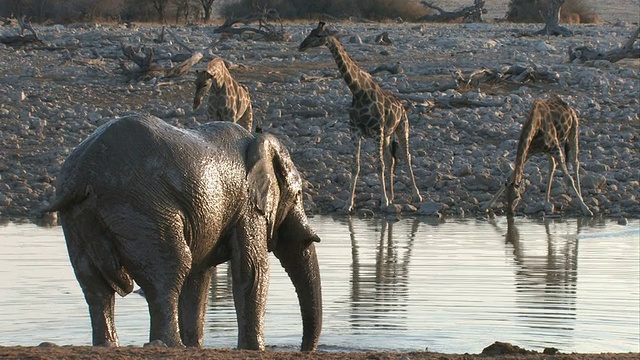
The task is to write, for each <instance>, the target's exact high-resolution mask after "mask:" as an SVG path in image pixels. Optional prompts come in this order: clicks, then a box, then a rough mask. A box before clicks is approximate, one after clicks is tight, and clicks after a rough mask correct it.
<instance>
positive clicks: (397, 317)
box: [349, 217, 420, 330]
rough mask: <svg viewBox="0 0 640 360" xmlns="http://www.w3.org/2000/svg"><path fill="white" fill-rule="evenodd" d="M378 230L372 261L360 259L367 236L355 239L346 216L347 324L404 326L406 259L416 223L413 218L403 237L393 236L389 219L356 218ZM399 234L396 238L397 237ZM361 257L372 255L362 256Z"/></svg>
mask: <svg viewBox="0 0 640 360" xmlns="http://www.w3.org/2000/svg"><path fill="white" fill-rule="evenodd" d="M358 222H360V223H362V222H366V223H367V225H366V226H367V229H371V228H374V229H375V232H376V233H378V232H379V235H380V236H379V238H378V239H377V244H376V247H375V252H376V256H375V263H373V264H372V263H363V262H361V261H360V255H361V252H366V251H367V250H369V249H371V246H369V244H367V243H366V241H368V240H369V239H359V238H358V234H357V232H356V230H355V229H354V223H353V217H349V236H350V237H351V314H350V324H351V327H353V328H356V329H361V330H365V329H370V328H376V329H404V328H406V327H405V326H403V325H402V323H403V322H402V321H401V319H406V317H407V315H406V313H407V309H406V308H407V305H408V296H409V261H410V259H411V251H412V249H413V245H414V240H415V235H416V232H417V230H418V226H419V224H420V222H419V220H418V219H414V220H413V222H412V224H411V230H410V233H409V234H408V235H407V236H406V237H402V236H397V235H398V234H397V233H396V234H395V235H396V236H397V237H396V236H394V229H393V225H394V222H393V221H387V220H384V219H372V220H370V221H367V220H358ZM398 238H399V239H398ZM364 258H368V259H370V258H372V257H371V256H364Z"/></svg>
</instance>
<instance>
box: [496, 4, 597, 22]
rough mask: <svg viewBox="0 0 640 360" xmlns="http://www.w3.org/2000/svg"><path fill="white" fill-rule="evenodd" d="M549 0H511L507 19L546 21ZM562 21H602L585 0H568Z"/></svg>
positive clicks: (513, 20)
mask: <svg viewBox="0 0 640 360" xmlns="http://www.w3.org/2000/svg"><path fill="white" fill-rule="evenodd" d="M546 13H547V0H510V1H509V10H508V12H507V20H508V21H512V22H519V23H540V22H544V17H543V14H546ZM560 22H563V23H569V24H588V23H598V22H600V20H599V18H598V15H596V13H595V10H594V9H593V7H592V6H591V5H590V4H587V3H586V1H584V0H567V1H566V2H565V3H564V5H563V6H562V8H561V9H560Z"/></svg>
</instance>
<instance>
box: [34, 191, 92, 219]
mask: <svg viewBox="0 0 640 360" xmlns="http://www.w3.org/2000/svg"><path fill="white" fill-rule="evenodd" d="M65 189H70V190H69V191H64V190H65ZM92 191H93V189H92V187H91V185H86V186H67V187H64V188H62V189H61V190H58V192H57V193H56V198H55V199H54V200H53V202H52V203H51V204H50V205H48V206H45V207H43V208H41V209H40V213H48V212H55V211H61V210H66V209H69V208H71V207H72V206H73V205H76V204H79V203H81V202H83V201H84V200H85V199H86V198H87V197H88V196H89V194H90V193H91V192H92Z"/></svg>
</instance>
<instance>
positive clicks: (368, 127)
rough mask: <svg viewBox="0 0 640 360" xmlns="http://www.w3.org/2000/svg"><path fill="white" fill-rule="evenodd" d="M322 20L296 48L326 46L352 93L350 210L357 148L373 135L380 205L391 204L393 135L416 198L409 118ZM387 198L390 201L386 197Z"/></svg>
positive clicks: (397, 102) (357, 165) (351, 207)
mask: <svg viewBox="0 0 640 360" xmlns="http://www.w3.org/2000/svg"><path fill="white" fill-rule="evenodd" d="M324 26H325V23H324V22H320V23H319V24H318V27H317V28H315V29H313V30H312V31H311V33H310V34H309V36H307V37H306V38H305V39H304V41H303V42H302V43H301V44H300V47H299V48H298V50H299V51H305V50H307V49H310V48H314V47H320V46H324V45H326V46H327V47H328V48H329V50H331V54H333V58H334V59H335V61H336V64H337V65H338V69H339V70H340V73H341V74H342V78H343V79H344V81H345V82H346V83H347V86H348V87H349V90H351V92H352V93H353V100H352V101H351V107H350V108H349V118H350V120H349V130H350V133H351V141H352V142H353V145H354V146H355V161H354V163H353V165H352V171H351V204H350V205H349V211H350V212H351V211H353V209H354V202H355V192H356V181H357V180H358V174H359V173H360V147H361V145H362V139H363V138H365V137H366V138H373V139H374V140H375V141H376V142H377V143H378V144H379V156H380V175H381V178H380V179H381V181H382V197H381V199H380V205H381V206H382V205H385V206H388V205H389V204H390V203H393V198H394V193H393V173H394V171H395V163H396V151H395V150H396V144H397V143H396V141H393V142H392V136H394V135H395V137H396V138H397V139H398V140H399V144H400V147H401V148H402V150H403V151H404V152H405V155H406V158H407V164H408V166H409V173H410V174H411V181H412V182H413V195H414V196H415V197H417V199H418V201H419V202H421V201H422V196H421V195H420V191H419V190H418V186H417V185H416V179H415V177H414V176H413V169H412V167H411V154H410V152H409V118H408V117H407V113H406V111H405V110H404V107H403V106H402V103H401V102H400V100H398V99H397V98H396V97H395V96H394V95H393V94H392V93H391V92H390V91H388V90H385V89H383V88H381V87H380V86H379V85H378V84H377V83H376V82H375V81H374V80H373V78H372V77H371V75H370V74H369V73H368V72H366V71H364V70H362V69H361V68H360V67H359V66H358V64H356V62H355V61H353V59H351V57H350V56H349V54H348V53H347V51H346V50H345V48H344V46H343V45H342V43H341V42H340V40H338V38H336V37H335V36H334V35H335V32H331V31H329V30H326V29H325V28H324ZM387 164H389V176H388V177H387V176H386V174H385V173H386V166H387ZM387 179H389V189H390V197H389V196H387V187H386V180H387ZM389 198H390V199H391V200H389Z"/></svg>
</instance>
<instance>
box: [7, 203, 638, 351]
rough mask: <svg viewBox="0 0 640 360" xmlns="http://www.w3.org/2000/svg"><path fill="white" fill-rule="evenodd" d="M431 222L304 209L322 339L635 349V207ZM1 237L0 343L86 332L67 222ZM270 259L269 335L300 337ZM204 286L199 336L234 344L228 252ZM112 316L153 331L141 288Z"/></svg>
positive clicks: (412, 345) (128, 340)
mask: <svg viewBox="0 0 640 360" xmlns="http://www.w3.org/2000/svg"><path fill="white" fill-rule="evenodd" d="M431 221H433V220H430V219H404V220H400V221H398V222H388V221H385V220H381V219H364V220H363V219H358V218H352V219H349V218H346V217H345V218H331V217H326V216H323V217H321V216H318V217H314V218H311V219H310V222H311V225H312V226H313V227H314V229H316V231H317V232H318V234H319V235H320V237H321V238H322V242H321V243H319V244H318V245H317V247H316V249H317V251H318V258H319V261H320V268H321V273H322V290H323V309H324V313H325V316H324V324H323V331H322V337H321V340H320V341H321V348H322V349H324V350H332V349H333V350H335V349H345V350H346V349H356V350H394V349H395V350H397V349H403V350H423V349H424V348H425V347H428V348H429V349H432V350H434V351H444V352H456V353H464V352H479V351H481V350H482V349H483V348H484V347H485V346H487V345H488V344H490V343H492V342H493V341H496V340H500V341H508V342H511V343H513V344H517V345H519V346H522V347H525V348H528V349H534V350H538V351H541V350H542V349H543V348H544V347H549V346H553V347H556V348H558V349H560V351H562V352H564V353H569V352H574V351H579V352H591V353H593V352H607V351H617V352H627V351H638V346H639V343H638V337H639V336H640V313H639V309H640V307H639V305H640V266H639V264H640V241H639V240H640V222H639V221H638V220H632V221H630V222H629V224H628V225H626V226H625V225H620V224H618V223H617V222H615V221H612V220H610V219H597V220H590V221H587V222H583V221H577V220H575V219H566V220H561V219H553V220H546V221H542V220H532V219H527V218H516V219H515V221H513V219H512V220H509V219H506V218H497V219H495V220H493V222H492V221H486V220H483V219H476V220H473V219H471V220H469V219H447V220H446V221H435V222H433V223H432V222H431ZM0 242H1V243H2V251H0V294H2V297H0V309H3V310H4V311H0V345H37V344H38V343H40V342H42V341H52V342H55V343H58V344H61V345H62V344H70V343H71V344H76V345H88V344H90V342H91V332H90V321H89V318H88V312H87V307H86V303H85V301H84V298H83V296H82V293H81V291H80V288H79V286H78V284H77V281H76V280H75V276H74V274H73V270H72V268H71V266H70V265H69V259H68V255H67V251H66V248H65V243H64V239H63V235H62V231H61V229H60V228H59V227H55V228H41V227H34V226H31V225H16V224H9V225H6V226H0ZM270 261H271V279H270V285H269V298H268V302H267V315H266V319H265V341H266V343H267V344H269V346H276V347H278V348H281V349H282V348H284V349H291V350H294V349H297V348H298V347H299V346H300V336H301V330H302V325H301V319H300V309H299V306H298V301H297V297H296V296H295V289H294V288H293V286H292V285H291V281H290V280H289V278H288V276H287V275H286V273H285V272H284V270H283V269H282V268H281V267H280V266H279V263H278V261H277V260H276V259H275V257H274V256H270ZM578 264H579V266H578ZM52 274H55V275H52ZM209 294H210V296H209V304H208V307H207V314H206V318H205V321H206V323H205V343H204V346H205V347H209V348H220V347H227V348H233V347H235V346H236V343H237V324H236V314H235V308H234V305H233V295H232V281H231V277H230V274H229V271H228V266H227V265H226V264H222V265H220V266H219V267H218V268H217V269H216V274H215V276H213V282H212V285H211V289H210V293H209ZM116 322H117V326H118V332H119V335H120V339H121V340H122V342H123V344H124V345H138V346H139V345H141V344H143V343H144V342H146V341H148V330H149V329H148V327H149V316H148V308H147V304H146V301H145V300H144V298H142V297H140V296H127V297H125V298H118V299H117V300H116Z"/></svg>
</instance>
